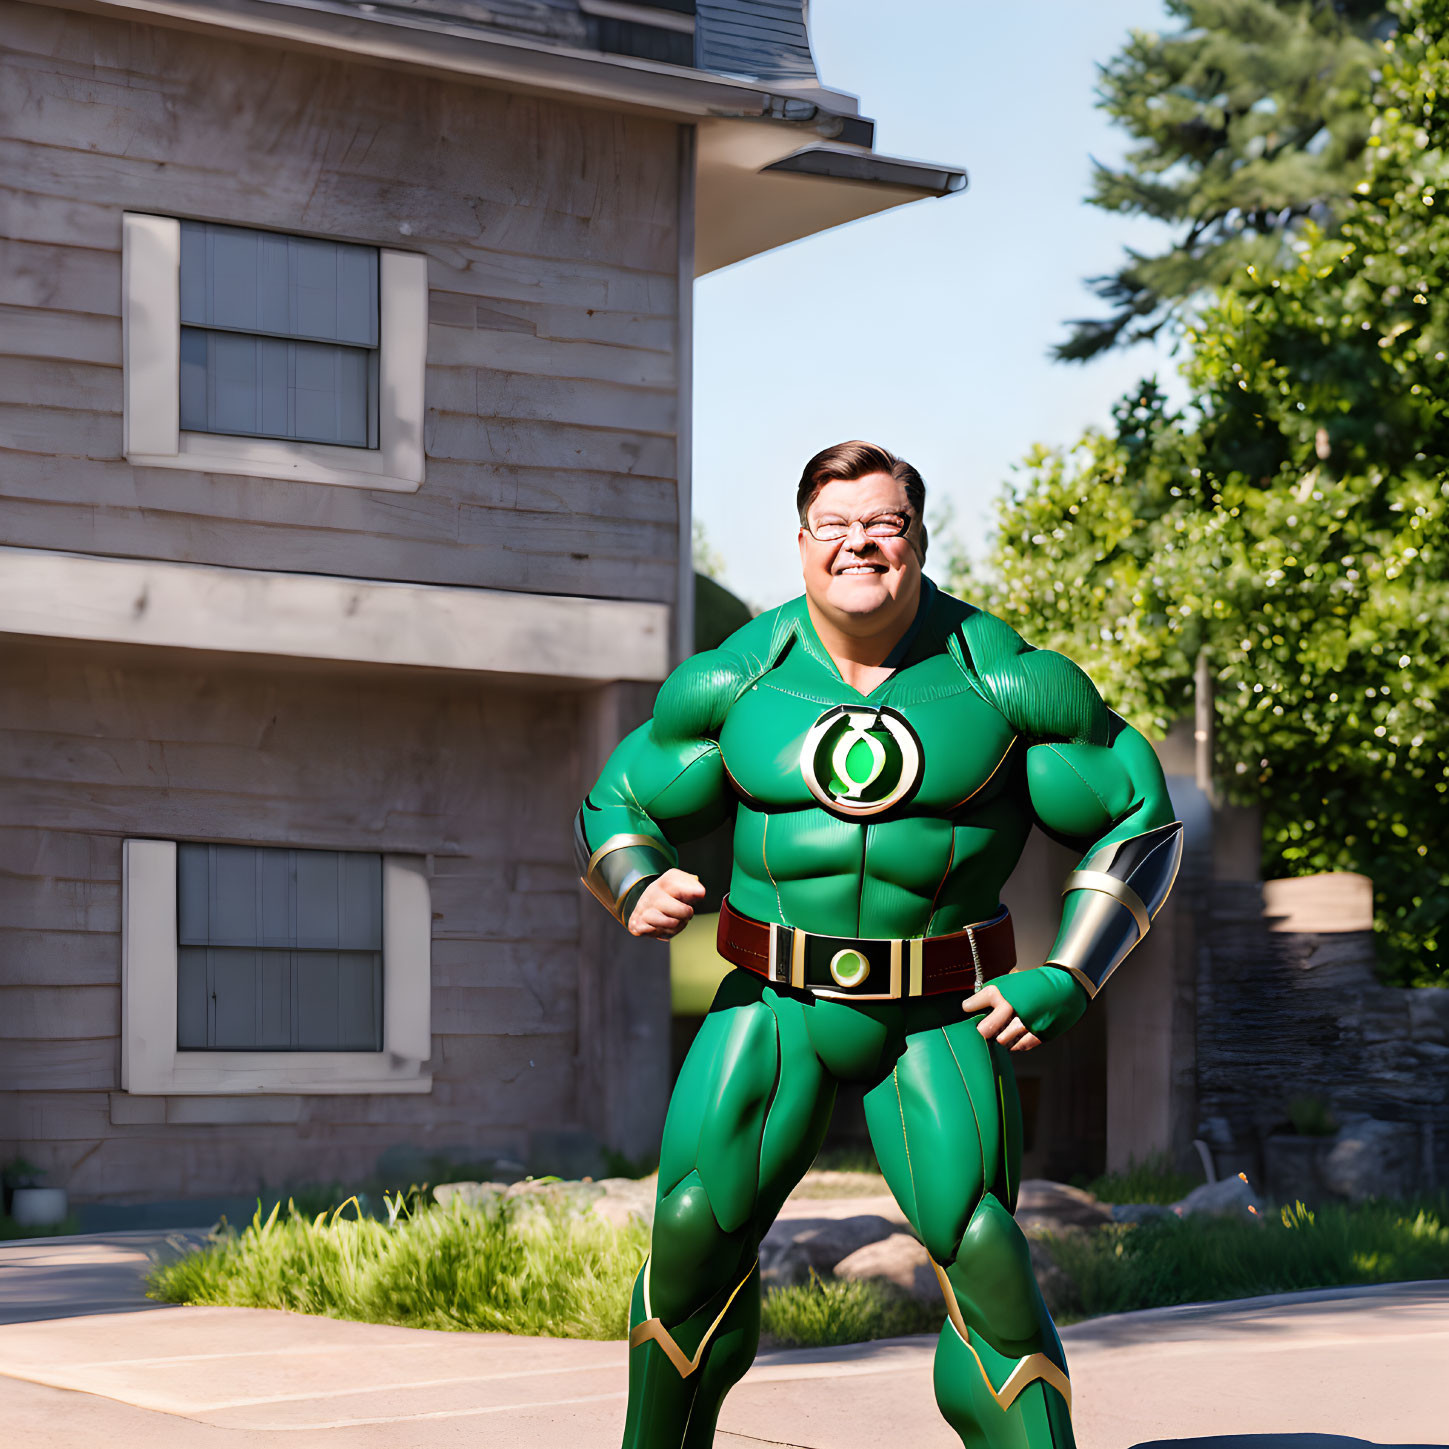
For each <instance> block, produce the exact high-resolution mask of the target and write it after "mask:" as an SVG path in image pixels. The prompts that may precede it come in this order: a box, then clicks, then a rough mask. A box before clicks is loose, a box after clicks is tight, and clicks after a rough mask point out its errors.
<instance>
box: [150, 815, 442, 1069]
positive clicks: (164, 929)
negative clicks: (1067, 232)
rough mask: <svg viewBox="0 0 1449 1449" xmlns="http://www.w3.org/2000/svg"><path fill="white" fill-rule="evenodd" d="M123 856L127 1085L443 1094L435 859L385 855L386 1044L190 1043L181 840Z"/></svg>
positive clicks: (156, 843)
mask: <svg viewBox="0 0 1449 1449" xmlns="http://www.w3.org/2000/svg"><path fill="white" fill-rule="evenodd" d="M256 843H257V844H266V843H267V842H256ZM121 859H122V866H121V873H122V874H121V902H122V904H121V917H122V919H121V1090H122V1091H123V1092H128V1093H130V1094H132V1095H133V1096H173V1095H175V1096H183V1095H217V1094H238V1093H253V1092H255V1093H268V1092H272V1093H285V1094H287V1095H295V1094H301V1095H308V1094H329V1095H338V1094H347V1093H367V1092H373V1093H381V1092H388V1093H395V1092H430V1091H431V1090H432V1081H433V1079H432V1073H431V1072H430V1071H429V1070H428V1063H429V1059H430V1057H431V1055H432V1003H431V995H432V991H431V982H432V924H433V921H432V898H431V892H430V889H429V886H428V873H427V860H426V857H423V856H417V855H391V854H386V853H384V854H383V856H382V912H383V915H382V921H383V933H382V1050H381V1051H379V1052H356V1051H338V1052H327V1051H323V1052H304V1051H238V1052H229V1051H214V1050H206V1051H182V1050H180V1049H178V1047H177V1045H176V1034H177V1025H176V990H177V987H176V982H177V974H176V973H177V935H178V932H177V916H176V842H175V841H174V840H141V839H134V840H126V841H125V842H124V844H123V846H122V856H121Z"/></svg>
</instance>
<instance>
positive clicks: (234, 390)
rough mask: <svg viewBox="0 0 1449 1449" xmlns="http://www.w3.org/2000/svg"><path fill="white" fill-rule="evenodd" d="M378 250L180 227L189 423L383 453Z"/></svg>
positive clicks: (184, 394)
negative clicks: (379, 407)
mask: <svg viewBox="0 0 1449 1449" xmlns="http://www.w3.org/2000/svg"><path fill="white" fill-rule="evenodd" d="M378 300H379V292H378V252H377V249H376V248H375V247H364V246H357V245H354V244H352V243H350V242H328V241H318V240H315V239H313V238H308V237H290V236H281V235H278V234H275V233H272V232H262V231H248V230H246V229H244V228H241V227H231V226H216V225H213V224H211V223H209V222H196V221H183V222H182V223H181V426H182V427H183V428H184V429H186V430H187V431H189V432H208V433H229V434H238V435H242V436H249V437H268V438H285V439H295V440H297V441H301V442H317V443H335V444H342V445H345V446H349V447H359V448H368V447H372V448H375V447H376V446H377V376H378V341H379V336H378Z"/></svg>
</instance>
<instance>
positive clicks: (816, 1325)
mask: <svg viewBox="0 0 1449 1449" xmlns="http://www.w3.org/2000/svg"><path fill="white" fill-rule="evenodd" d="M945 1316H946V1310H945V1308H944V1307H943V1306H941V1305H940V1304H932V1305H927V1304H923V1303H919V1302H917V1301H916V1299H914V1298H909V1297H907V1296H906V1295H905V1294H904V1293H902V1292H901V1291H900V1290H899V1289H895V1288H890V1287H887V1286H885V1285H883V1284H881V1283H879V1282H875V1281H871V1280H868V1279H857V1280H846V1279H839V1278H820V1277H818V1276H817V1275H816V1274H815V1272H814V1271H813V1270H812V1271H811V1274H810V1281H809V1282H808V1283H800V1284H797V1285H796V1286H794V1287H792V1288H772V1289H771V1290H770V1291H769V1292H767V1293H766V1294H765V1299H764V1304H763V1307H762V1312H761V1317H760V1327H761V1332H762V1333H763V1334H764V1335H765V1336H766V1337H768V1338H769V1339H770V1340H772V1341H773V1342H774V1343H775V1344H777V1345H778V1346H779V1347H781V1348H826V1347H830V1346H832V1345H834V1344H839V1343H865V1342H866V1341H868V1340H870V1339H876V1338H901V1337H904V1336H905V1335H906V1334H911V1333H938V1332H939V1331H940V1328H941V1324H942V1322H943V1321H944V1319H945Z"/></svg>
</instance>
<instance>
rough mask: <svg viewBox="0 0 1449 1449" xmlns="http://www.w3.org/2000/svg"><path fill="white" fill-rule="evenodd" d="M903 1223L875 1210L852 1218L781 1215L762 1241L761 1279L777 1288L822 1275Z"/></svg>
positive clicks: (889, 1234) (896, 1229)
mask: <svg viewBox="0 0 1449 1449" xmlns="http://www.w3.org/2000/svg"><path fill="white" fill-rule="evenodd" d="M899 1231H900V1228H899V1225H898V1224H896V1223H893V1222H891V1221H890V1220H889V1219H888V1218H883V1217H878V1216H877V1215H876V1214H874V1213H861V1214H859V1215H858V1216H856V1217H849V1218H780V1219H777V1220H776V1222H775V1223H774V1224H773V1225H772V1226H771V1228H770V1231H769V1232H768V1233H766V1234H765V1236H764V1239H763V1240H762V1241H761V1243H760V1278H761V1280H762V1281H763V1282H765V1283H766V1284H769V1285H771V1286H774V1287H786V1286H788V1285H789V1284H792V1283H804V1282H807V1281H808V1280H809V1278H810V1273H811V1270H812V1269H813V1270H814V1271H815V1272H816V1273H817V1274H818V1275H820V1276H821V1277H825V1276H826V1275H827V1274H829V1273H830V1272H832V1271H833V1270H834V1268H835V1265H836V1264H837V1263H839V1262H840V1261H841V1260H842V1259H844V1258H848V1257H849V1256H850V1255H851V1254H852V1253H853V1252H855V1251H856V1250H857V1249H858V1248H863V1247H865V1245H866V1244H867V1243H878V1242H880V1240H881V1239H882V1238H888V1237H890V1236H891V1234H892V1233H896V1232H899Z"/></svg>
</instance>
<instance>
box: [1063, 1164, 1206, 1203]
mask: <svg viewBox="0 0 1449 1449" xmlns="http://www.w3.org/2000/svg"><path fill="white" fill-rule="evenodd" d="M1201 1185H1202V1177H1201V1175H1200V1174H1199V1173H1195V1172H1179V1171H1178V1170H1177V1169H1176V1168H1174V1167H1173V1165H1172V1160H1171V1159H1170V1158H1169V1157H1168V1155H1167V1154H1166V1153H1165V1152H1155V1153H1153V1154H1151V1155H1150V1156H1148V1157H1146V1158H1144V1159H1143V1160H1142V1161H1141V1162H1138V1161H1137V1159H1136V1158H1135V1157H1134V1158H1132V1159H1131V1160H1130V1161H1129V1162H1128V1164H1127V1169H1126V1171H1125V1172H1108V1173H1104V1174H1103V1175H1102V1176H1101V1177H1099V1178H1096V1179H1094V1180H1093V1181H1091V1182H1089V1183H1087V1184H1086V1188H1087V1191H1088V1192H1089V1193H1091V1194H1092V1196H1093V1197H1095V1198H1097V1199H1098V1200H1099V1201H1100V1202H1108V1203H1112V1202H1152V1203H1162V1204H1167V1203H1174V1202H1177V1201H1178V1200H1179V1199H1181V1198H1184V1197H1186V1196H1187V1195H1188V1193H1190V1192H1191V1191H1192V1190H1193V1188H1195V1187H1200V1186H1201Z"/></svg>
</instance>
